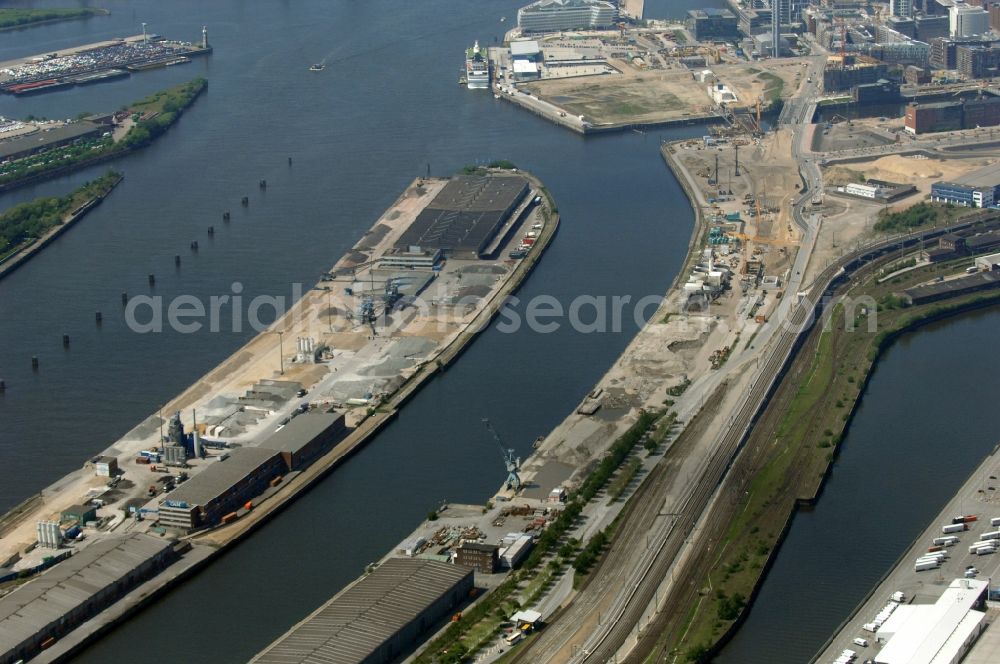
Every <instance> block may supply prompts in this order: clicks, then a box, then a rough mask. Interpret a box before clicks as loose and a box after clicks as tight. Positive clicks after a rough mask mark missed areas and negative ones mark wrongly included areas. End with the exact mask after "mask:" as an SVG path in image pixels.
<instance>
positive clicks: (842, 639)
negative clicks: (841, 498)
mask: <svg viewBox="0 0 1000 664" xmlns="http://www.w3.org/2000/svg"><path fill="white" fill-rule="evenodd" d="M998 478H1000V455H998V454H995V453H993V454H991V455H990V456H988V457H987V458H986V460H985V461H984V462H983V464H982V465H980V467H979V468H977V469H976V471H975V472H974V473H973V474H972V476H971V477H970V479H969V480H968V481H967V482H966V483H965V485H963V486H962V488H961V490H960V491H959V492H958V493H957V495H956V496H955V497H954V498H953V499H952V500H951V501H950V502H949V503H948V504H947V505H946V506H945V508H944V510H942V512H941V513H940V514H939V515H938V516H937V517H936V518H935V519H934V520H933V521H932V522H931V523H930V524H928V526H927V528H926V530H924V532H923V533H921V535H920V536H919V537H917V539H916V541H915V542H914V544H913V546H911V547H910V549H909V550H907V552H906V553H905V554H903V556H902V557H901V558H900V560H899V561H898V563H897V565H896V567H895V568H894V569H893V570H892V571H891V572H889V574H887V575H886V577H885V579H884V580H883V581H882V583H881V584H879V586H878V587H877V588H876V589H875V591H874V592H873V593H872V594H871V595H870V596H869V597H868V599H867V600H866V601H865V602H864V603H863V605H862V606H861V608H860V610H858V611H857V612H856V613H855V614H854V615H853V616H852V617H851V618H850V619H849V620H848V621H847V622H846V623H845V625H844V628H843V629H842V630H841V632H840V633H839V634H838V635H837V636H836V637H835V638H834V639H833V640H832V641H831V642H830V644H829V645H828V647H827V648H826V650H824V652H823V654H822V655H821V656H820V657H819V659H817V660H816V661H817V662H819V663H820V664H827V663H829V662H834V661H836V660H837V658H838V656H840V654H841V653H842V652H843V651H844V650H845V649H851V650H854V651H856V652H857V653H858V659H857V660H856V661H861V662H863V661H867V660H869V659H874V657H875V655H876V654H877V653H878V652H879V651H880V650H881V648H882V646H883V645H884V644H883V643H881V642H880V641H879V640H878V632H877V631H876V632H874V633H873V632H871V631H868V630H866V629H864V626H865V625H868V626H869V627H871V626H872V625H871V623H873V622H874V621H875V618H876V616H878V615H879V613H880V612H883V611H884V610H885V609H886V607H887V606H889V605H890V604H891V603H893V600H892V597H893V595H894V594H895V593H902V598H901V599H902V602H903V603H913V604H933V603H934V602H936V601H937V599H938V598H939V597H941V595H942V593H944V590H945V589H946V588H947V587H948V585H949V584H950V583H951V582H952V581H954V580H955V579H961V578H963V577H968V578H975V579H980V580H986V579H992V578H997V576H998V574H1000V553H996V552H994V553H986V554H983V555H979V554H976V553H970V552H969V547H970V546H973V545H974V544H976V543H978V542H981V541H983V540H982V539H981V538H980V536H981V535H982V534H984V533H987V532H992V531H997V530H1000V527H994V526H991V525H990V519H992V518H996V517H1000V495H998V494H1000V479H998ZM958 517H975V520H974V521H969V522H968V523H966V524H965V525H966V526H967V527H968V530H962V531H960V532H955V533H945V532H942V530H943V529H944V528H945V527H947V526H953V525H956V524H953V523H952V522H953V521H955V520H957V519H958ZM949 530H951V528H949ZM948 536H954V537H957V538H958V541H957V542H956V543H954V544H951V545H948V546H945V547H943V550H944V551H945V552H946V556H947V557H946V558H945V559H944V561H943V562H942V563H941V565H940V566H937V567H933V568H932V569H927V570H923V571H916V570H915V568H916V567H917V565H916V561H917V559H918V558H921V557H925V556H927V554H928V553H929V551H928V550H929V549H932V548H937V547H936V546H935V544H934V540H935V539H936V538H937V539H940V538H943V537H948ZM899 598H900V597H899V596H898V595H897V599H899ZM987 629H988V630H989V629H997V627H988V628H987ZM857 638H861V639H864V640H866V641H867V642H868V644H869V645H868V647H860V646H858V645H856V644H855V643H854V639H857Z"/></svg>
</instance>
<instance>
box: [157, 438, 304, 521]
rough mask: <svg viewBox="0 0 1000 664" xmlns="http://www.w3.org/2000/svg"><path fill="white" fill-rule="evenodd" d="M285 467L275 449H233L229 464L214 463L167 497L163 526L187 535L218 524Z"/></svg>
mask: <svg viewBox="0 0 1000 664" xmlns="http://www.w3.org/2000/svg"><path fill="white" fill-rule="evenodd" d="M285 468H286V466H285V461H284V459H283V458H282V456H281V455H280V454H278V452H277V451H275V450H271V449H262V448H258V447H241V448H238V449H235V450H232V451H231V452H229V457H228V458H227V459H226V460H225V461H215V462H213V463H212V465H211V466H210V467H208V468H206V469H205V470H203V471H201V472H200V473H198V474H197V475H195V476H194V477H192V478H191V479H189V480H188V481H187V482H185V483H184V484H181V485H180V486H179V487H177V488H176V489H174V490H173V491H171V492H170V493H168V494H167V495H166V498H165V499H164V500H163V502H162V503H160V525H161V526H166V527H168V528H175V529H177V530H181V531H184V532H190V531H192V530H195V529H197V528H200V527H205V526H214V525H217V524H218V523H219V522H220V521H222V518H223V517H224V516H225V515H226V514H227V513H231V512H234V511H236V510H238V509H239V508H240V507H241V506H242V505H243V504H244V503H245V502H246V501H247V500H248V499H249V498H252V497H253V496H256V495H258V494H259V493H261V492H262V491H264V489H266V488H267V485H268V482H270V481H271V480H272V479H273V478H275V477H277V476H278V475H281V474H283V473H284V472H285Z"/></svg>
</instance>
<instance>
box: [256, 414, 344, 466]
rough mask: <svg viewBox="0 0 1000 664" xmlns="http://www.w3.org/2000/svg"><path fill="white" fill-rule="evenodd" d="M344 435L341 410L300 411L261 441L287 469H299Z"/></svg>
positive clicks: (326, 450)
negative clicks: (275, 453) (282, 460)
mask: <svg viewBox="0 0 1000 664" xmlns="http://www.w3.org/2000/svg"><path fill="white" fill-rule="evenodd" d="M345 435H347V427H346V426H345V425H344V414H343V413H321V412H319V411H310V412H308V413H303V414H301V415H299V416H298V417H294V418H292V420H291V421H290V422H289V423H288V424H286V425H285V426H283V427H282V428H281V430H280V431H278V432H277V433H275V434H274V435H273V436H271V437H270V438H268V439H267V440H266V441H264V443H263V444H262V446H263V447H266V448H267V449H271V450H275V451H276V452H278V453H279V454H280V455H281V458H282V459H284V461H285V467H286V469H287V470H289V471H292V470H302V469H303V468H305V467H306V466H308V465H309V464H310V463H312V462H313V461H315V460H316V458H317V457H319V456H322V455H323V454H326V453H327V452H329V451H330V450H331V449H333V446H334V445H336V444H337V443H338V442H340V441H341V440H342V439H343V438H344V436H345Z"/></svg>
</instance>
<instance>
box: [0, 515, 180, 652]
mask: <svg viewBox="0 0 1000 664" xmlns="http://www.w3.org/2000/svg"><path fill="white" fill-rule="evenodd" d="M175 559H176V555H175V554H174V550H173V547H172V545H171V543H170V542H168V541H166V540H162V539H159V538H156V537H151V536H149V535H143V534H140V533H133V534H132V535H129V536H127V537H115V538H110V539H105V540H101V541H99V542H94V543H93V544H90V545H89V546H87V547H85V548H84V549H83V550H81V551H80V552H79V553H77V554H76V555H74V556H71V557H70V558H69V559H68V560H65V561H64V562H61V563H59V564H57V565H56V566H55V567H53V568H52V569H50V570H49V571H47V572H45V573H44V574H42V575H41V576H39V577H38V578H37V579H34V580H33V581H30V582H29V583H26V584H24V585H23V586H21V587H20V588H18V589H17V590H14V591H13V592H11V593H10V594H8V595H6V596H5V597H3V598H2V599H0V664H13V662H17V661H19V660H22V659H23V660H27V659H29V658H31V657H34V656H35V655H37V654H38V653H39V652H40V651H41V650H42V649H43V648H45V647H47V646H48V644H51V643H53V642H54V641H55V640H56V639H59V638H61V637H63V636H65V635H66V634H68V633H69V632H71V631H72V630H74V629H75V628H76V627H78V626H79V625H80V624H82V623H83V622H85V621H87V620H89V619H90V618H93V617H94V616H95V615H97V614H98V613H100V612H101V611H103V610H104V609H105V608H107V607H108V606H110V605H111V604H113V603H114V602H116V601H118V600H119V599H120V598H121V597H122V596H124V595H125V594H126V593H127V592H129V591H130V590H132V589H133V588H135V587H136V586H138V585H139V584H140V583H142V582H143V581H145V580H146V579H149V578H150V577H152V576H154V575H155V574H156V573H158V572H159V571H160V570H162V569H163V568H165V567H166V566H167V565H169V564H170V563H172V562H173V561H174V560H175Z"/></svg>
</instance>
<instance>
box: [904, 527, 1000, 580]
mask: <svg viewBox="0 0 1000 664" xmlns="http://www.w3.org/2000/svg"><path fill="white" fill-rule="evenodd" d="M977 521H979V517H978V516H977V515H975V514H965V515H961V516H956V517H954V518H953V519H952V520H951V523H949V524H945V525H944V526H941V534H942V536H941V537H935V538H934V545H933V546H932V547H930V548H929V549H928V550H927V553H926V554H923V555H921V556H920V557H919V558H917V561H916V563H915V564H914V567H913V569H914V571H916V572H922V571H925V570H930V569H936V568H938V567H940V566H941V563H942V562H944V560H945V559H946V558H948V554H947V552H946V551H945V548H946V547H949V546H955V545H956V544H958V541H959V540H958V536H957V535H956V534H955V533H963V532H965V531H967V530H969V524H970V523H975V522H977ZM990 527H992V528H1000V517H993V518H992V519H990ZM997 549H1000V530H991V531H987V532H985V533H982V534H981V535H980V536H979V541H978V542H975V543H973V544H972V545H971V546H970V547H969V553H970V554H974V555H979V556H984V555H987V554H991V553H996V551H997Z"/></svg>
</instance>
